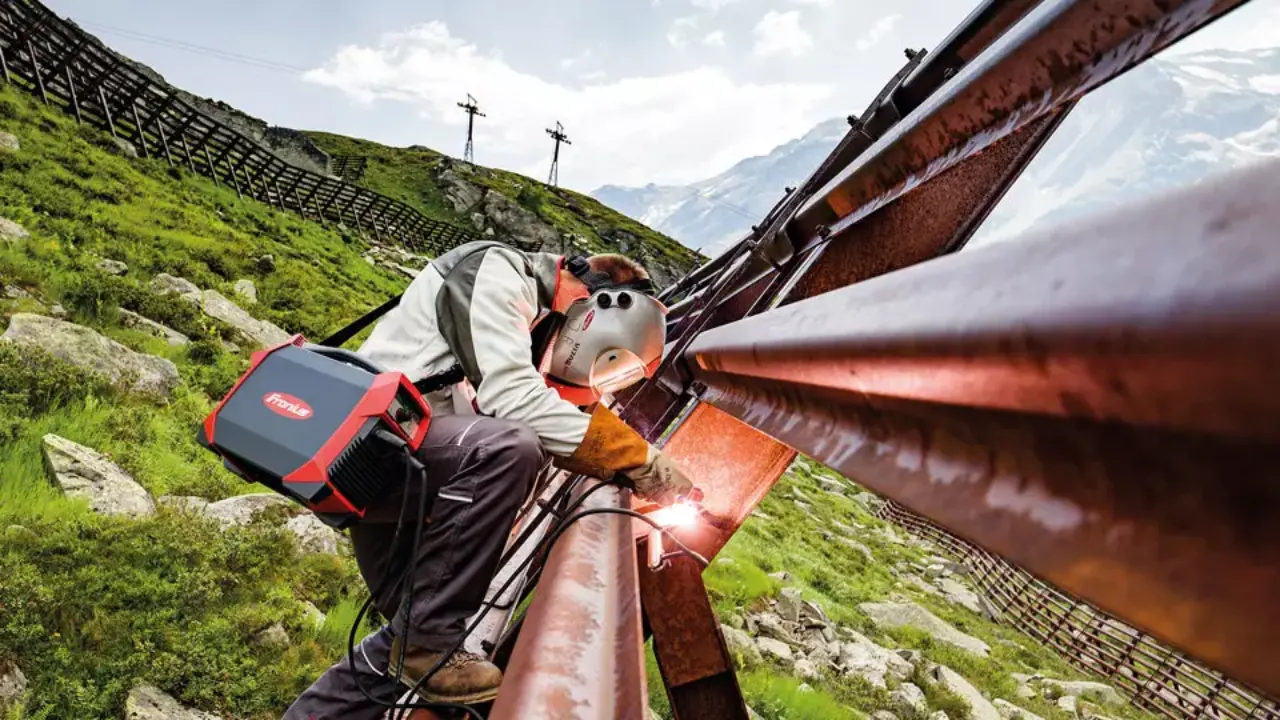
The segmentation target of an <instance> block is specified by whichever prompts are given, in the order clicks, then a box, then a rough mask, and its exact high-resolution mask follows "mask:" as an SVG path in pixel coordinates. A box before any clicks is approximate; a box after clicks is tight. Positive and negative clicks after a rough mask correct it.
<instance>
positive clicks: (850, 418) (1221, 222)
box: [690, 162, 1280, 694]
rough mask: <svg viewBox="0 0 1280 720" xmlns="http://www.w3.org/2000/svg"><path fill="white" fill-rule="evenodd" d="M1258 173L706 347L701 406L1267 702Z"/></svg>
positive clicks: (1279, 183) (726, 331)
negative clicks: (1261, 693)
mask: <svg viewBox="0 0 1280 720" xmlns="http://www.w3.org/2000/svg"><path fill="white" fill-rule="evenodd" d="M1277 196H1280V163H1275V162H1272V163H1268V164H1266V165H1263V166H1260V167H1256V168H1254V169H1252V170H1248V171H1242V172H1237V173H1234V174H1232V175H1230V176H1227V177H1224V178H1220V179H1219V180H1217V181H1216V182H1209V183H1205V184H1203V185H1201V186H1199V187H1197V188H1195V189H1192V190H1188V191H1184V192H1181V193H1178V194H1175V195H1171V196H1167V197H1164V198H1161V199H1159V200H1157V201H1153V202H1150V203H1148V204H1146V205H1143V206H1140V207H1136V208H1135V207H1130V208H1126V209H1124V210H1123V211H1120V212H1117V213H1115V214H1112V215H1109V216H1107V217H1103V218H1100V219H1096V220H1091V221H1088V222H1084V223H1077V224H1075V225H1074V226H1071V227H1065V228H1061V229H1059V230H1055V231H1049V232H1046V233H1042V234H1041V235H1040V236H1038V237H1031V238H1023V239H1021V240H1019V241H1010V242H1008V243H1002V244H1000V245H997V246H993V247H989V248H982V249H977V250H974V251H971V252H968V253H962V254H958V255H953V256H950V257H947V258H944V259H939V260H935V261H933V262H929V263H925V264H922V265H918V266H916V267H913V268H909V269H907V270H903V271H900V272H897V273H894V274H892V275H888V276H884V277H881V278H877V279H873V280H869V281H866V282H863V283H860V284H858V285H855V286H852V287H849V288H845V289H843V290H837V291H834V292H830V293H827V294H825V295H821V296H819V297H816V298H813V299H810V300H806V301H803V302H799V303H796V304H794V305H790V306H787V307H784V308H781V309H779V310H775V311H772V312H769V313H766V314H763V315H760V316H756V317H753V318H749V319H747V320H744V321H741V322H738V323H734V324H731V325H727V326H724V327H721V328H718V329H716V330H712V331H709V332H707V333H705V334H703V335H702V336H701V337H700V338H699V339H698V340H696V341H695V342H694V343H693V345H692V347H691V349H690V353H691V354H692V355H693V357H694V358H695V362H694V364H695V365H697V366H698V367H699V368H700V372H699V379H700V380H701V381H702V382H704V383H705V384H706V385H707V390H706V392H705V393H704V395H703V399H704V400H705V401H707V402H710V403H712V404H714V405H716V406H717V407H720V408H721V409H724V410H726V411H727V412H729V413H731V414H733V415H735V416H737V417H739V418H741V419H743V420H745V421H746V422H747V423H749V424H751V425H753V426H755V427H757V428H760V429H762V430H764V431H765V432H767V433H769V434H770V435H772V436H773V437H776V438H778V439H780V440H782V441H784V442H786V443H788V444H790V445H792V446H793V447H796V448H798V449H800V450H802V451H805V452H806V453H807V454H809V455H812V456H813V457H815V458H817V459H819V460H821V461H823V462H825V463H827V464H828V465H830V466H832V467H834V468H836V469H838V470H840V471H842V472H844V473H845V474H847V475H849V476H850V477H853V478H855V479H856V480H858V481H859V482H862V483H864V484H866V485H867V486H869V487H871V488H873V489H875V490H876V491H877V492H880V493H882V494H884V495H886V496H888V497H891V498H893V499H895V500H898V501H900V502H902V503H903V504H904V505H906V506H907V507H909V508H910V509H911V510H912V511H914V512H917V513H920V514H922V515H924V516H926V517H929V518H930V519H932V520H934V521H936V522H938V523H940V524H941V525H943V526H945V527H947V528H948V529H950V530H951V531H953V532H956V533H957V534H959V535H961V536H964V537H966V538H968V539H969V540H972V541H974V542H976V543H978V544H980V545H983V546H985V547H988V548H990V549H992V550H993V551H996V552H999V553H1001V554H1002V555H1005V556H1006V557H1008V558H1009V559H1011V560H1013V561H1015V562H1017V563H1019V564H1021V565H1023V566H1025V567H1027V568H1028V569H1029V570H1031V571H1033V572H1035V573H1037V574H1039V575H1041V576H1043V577H1046V578H1047V579H1049V580H1050V581H1051V582H1053V583H1055V584H1057V585H1059V586H1061V587H1063V588H1064V589H1066V590H1068V591H1070V592H1072V593H1075V594H1078V595H1080V596H1082V597H1085V598H1087V599H1089V600H1090V601H1092V602H1094V603H1096V604H1098V605H1099V606H1101V607H1103V608H1105V609H1107V610H1108V611H1111V612H1114V613H1116V614H1118V615H1120V616H1121V617H1124V618H1125V619H1126V620H1128V621H1130V622H1132V623H1134V624H1135V625H1138V626H1140V627H1142V628H1144V629H1145V630H1147V631H1149V632H1151V633H1152V634H1154V635H1156V636H1158V637H1161V638H1162V639H1164V640H1165V641H1167V642H1169V643H1171V644H1173V645H1175V646H1177V647H1180V648H1182V649H1184V650H1186V651H1188V652H1189V653H1191V654H1192V655H1193V656H1196V657H1198V658H1199V659H1201V660H1203V661H1205V662H1207V663H1209V664H1211V665H1214V666H1216V667H1219V668H1221V669H1223V670H1225V671H1227V672H1228V673H1230V674H1232V675H1234V676H1236V677H1239V678H1241V679H1242V680H1245V681H1247V682H1251V683H1253V684H1255V685H1257V686H1259V687H1260V688H1262V689H1263V690H1265V691H1268V692H1271V693H1273V694H1274V693H1280V606H1277V604H1276V603H1275V597H1276V592H1277V590H1280V524H1277V523H1275V522H1274V518H1276V517H1280V483H1276V482H1275V470H1274V469H1275V468H1276V467H1277V466H1280V393H1276V392H1273V390H1272V388H1273V386H1274V373H1275V368H1276V367H1280V246H1277V244H1276V242H1275V237H1276V235H1275V228H1276V227H1280V204H1277V203H1276V202H1275V198H1276V197H1277Z"/></svg>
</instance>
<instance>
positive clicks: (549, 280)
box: [360, 242, 591, 455]
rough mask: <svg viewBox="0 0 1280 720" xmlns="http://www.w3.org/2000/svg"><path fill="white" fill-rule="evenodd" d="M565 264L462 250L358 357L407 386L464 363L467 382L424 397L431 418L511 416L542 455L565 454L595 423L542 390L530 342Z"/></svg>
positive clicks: (421, 281) (415, 288)
mask: <svg viewBox="0 0 1280 720" xmlns="http://www.w3.org/2000/svg"><path fill="white" fill-rule="evenodd" d="M562 262H563V258H561V257H559V256H557V255H550V254H547V253H527V252H521V251H519V250H515V249H513V248H510V247H507V246H505V245H501V244H499V243H494V242H473V243H468V244H466V245H463V246H461V247H458V248H456V249H454V250H452V251H450V252H448V253H446V254H445V255H442V256H440V257H439V258H437V259H435V260H434V261H432V262H431V264H430V265H428V266H427V267H426V269H424V270H423V271H422V272H421V273H419V274H418V277H417V278H415V279H414V281H413V282H412V283H410V285H409V289H408V290H406V291H405V293H404V297H403V298H401V300H400V304H399V305H398V306H397V307H396V308H395V309H393V310H392V311H391V312H389V313H388V314H387V315H386V317H384V318H383V319H382V320H381V321H379V322H378V324H377V326H376V327H374V329H373V333H372V334H371V335H370V336H369V339H368V340H366V341H365V343H364V345H362V346H361V348H360V353H361V354H362V355H365V356H366V357H368V358H370V359H372V360H374V361H375V362H378V363H380V364H381V365H382V366H384V367H386V368H387V369H388V370H395V371H399V372H402V373H404V374H405V375H406V376H407V377H408V378H409V380H410V381H413V382H417V381H419V380H422V379H423V378H427V377H429V376H432V375H435V374H437V373H441V372H444V371H446V370H448V369H449V368H450V367H452V366H453V365H455V364H456V365H461V366H462V369H463V371H464V372H465V373H466V376H467V382H464V383H461V384H459V385H454V386H450V387H447V388H445V389H443V390H439V391H436V392H432V393H430V394H429V395H428V396H427V400H428V402H430V403H431V409H432V411H433V412H436V413H441V414H469V413H476V412H479V413H483V414H485V415H490V416H493V417H498V418H505V419H508V420H517V421H519V422H522V423H525V424H526V425H528V426H529V427H530V428H532V429H533V430H534V432H536V433H537V434H538V437H539V438H540V439H541V441H542V446H543V447H544V448H546V450H547V451H548V452H550V453H552V454H555V455H570V454H572V453H573V451H574V450H575V449H577V447H578V445H579V444H580V443H581V442H582V439H583V437H584V436H585V435H586V433H587V425H589V424H590V419H591V418H590V416H589V415H586V414H584V413H583V412H582V411H580V410H579V409H578V408H577V407H575V406H574V405H572V404H571V403H569V402H568V401H565V400H563V399H561V398H560V396H559V394H557V393H556V391H555V390H554V389H552V388H550V387H548V386H547V384H546V381H545V380H544V379H543V376H542V374H541V373H540V372H539V368H538V367H537V366H536V365H535V355H537V356H540V353H537V352H536V351H534V348H535V342H534V339H533V336H534V334H535V331H534V327H535V325H538V327H539V329H541V328H542V327H544V325H541V324H540V323H541V322H542V321H548V323H549V321H550V318H549V316H550V314H551V305H552V300H553V299H554V298H555V294H556V284H557V281H558V279H559V277H560V266H561V264H562ZM537 334H539V335H541V334H542V333H537Z"/></svg>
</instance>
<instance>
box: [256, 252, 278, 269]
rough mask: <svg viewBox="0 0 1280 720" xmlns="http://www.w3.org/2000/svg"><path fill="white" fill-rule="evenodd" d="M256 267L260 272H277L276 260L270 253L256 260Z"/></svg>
mask: <svg viewBox="0 0 1280 720" xmlns="http://www.w3.org/2000/svg"><path fill="white" fill-rule="evenodd" d="M254 265H257V266H258V272H261V273H273V272H275V271H276V258H275V256H274V255H271V254H270V253H268V254H266V255H263V256H262V257H260V258H258V259H257V260H254Z"/></svg>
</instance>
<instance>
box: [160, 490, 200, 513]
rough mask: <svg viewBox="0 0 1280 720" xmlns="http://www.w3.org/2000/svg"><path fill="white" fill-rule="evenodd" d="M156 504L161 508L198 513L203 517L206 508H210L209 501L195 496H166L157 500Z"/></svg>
mask: <svg viewBox="0 0 1280 720" xmlns="http://www.w3.org/2000/svg"><path fill="white" fill-rule="evenodd" d="M156 504H157V505H159V506H160V507H164V508H169V509H170V510H173V511H174V512H181V513H196V514H201V515H203V514H204V512H205V508H207V507H209V501H208V500H205V499H204V498H201V497H195V496H194V495H164V496H162V497H158V498H156Z"/></svg>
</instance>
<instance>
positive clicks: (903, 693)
mask: <svg viewBox="0 0 1280 720" xmlns="http://www.w3.org/2000/svg"><path fill="white" fill-rule="evenodd" d="M891 697H892V698H893V701H894V702H895V703H896V704H897V705H898V706H899V707H901V708H909V709H911V710H914V711H915V712H916V714H917V715H924V714H925V713H927V712H929V701H928V700H927V699H926V698H925V696H924V691H923V690H921V689H920V687H919V686H918V685H915V684H914V683H909V682H904V683H902V684H901V685H899V686H898V689H897V690H894V691H893V694H892V696H891Z"/></svg>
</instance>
